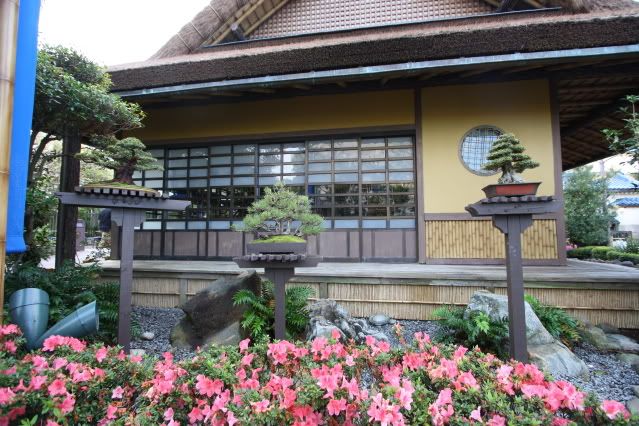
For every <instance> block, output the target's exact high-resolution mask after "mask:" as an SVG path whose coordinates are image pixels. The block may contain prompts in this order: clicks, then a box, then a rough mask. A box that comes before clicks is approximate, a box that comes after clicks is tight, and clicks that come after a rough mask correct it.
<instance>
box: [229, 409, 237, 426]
mask: <svg viewBox="0 0 639 426" xmlns="http://www.w3.org/2000/svg"><path fill="white" fill-rule="evenodd" d="M237 421H238V420H237V418H236V417H235V414H233V412H232V411H230V410H229V411H228V412H227V413H226V422H227V423H228V424H229V426H233V425H234V424H235V423H237Z"/></svg>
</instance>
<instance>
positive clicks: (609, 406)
mask: <svg viewBox="0 0 639 426" xmlns="http://www.w3.org/2000/svg"><path fill="white" fill-rule="evenodd" d="M601 409H602V410H603V412H604V413H605V414H606V416H608V418H609V419H610V420H615V419H616V418H618V417H617V416H619V414H621V416H622V417H623V418H624V419H627V418H628V417H630V413H628V410H626V407H625V406H624V405H623V404H622V403H621V402H617V401H611V400H608V399H606V400H604V402H602V403H601Z"/></svg>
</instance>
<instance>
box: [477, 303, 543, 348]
mask: <svg viewBox="0 0 639 426" xmlns="http://www.w3.org/2000/svg"><path fill="white" fill-rule="evenodd" d="M524 303H525V317H526V340H527V341H528V344H529V345H544V344H549V343H553V342H554V341H555V339H554V337H552V335H551V334H550V333H549V332H548V331H547V330H546V328H545V327H544V326H543V324H542V323H541V321H539V318H538V317H537V315H535V312H534V311H533V310H532V308H531V307H530V305H529V304H528V302H524ZM470 311H483V312H485V313H486V314H488V316H490V317H491V318H493V319H501V318H507V317H508V297H507V296H502V295H500V294H495V293H490V292H488V291H485V290H481V291H477V292H475V294H473V295H472V297H471V298H470V303H469V304H468V308H467V309H466V312H470Z"/></svg>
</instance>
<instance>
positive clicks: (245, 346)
mask: <svg viewBox="0 0 639 426" xmlns="http://www.w3.org/2000/svg"><path fill="white" fill-rule="evenodd" d="M249 343H251V339H244V340H242V341H241V342H240V352H242V353H244V352H245V351H246V350H247V349H248V347H249Z"/></svg>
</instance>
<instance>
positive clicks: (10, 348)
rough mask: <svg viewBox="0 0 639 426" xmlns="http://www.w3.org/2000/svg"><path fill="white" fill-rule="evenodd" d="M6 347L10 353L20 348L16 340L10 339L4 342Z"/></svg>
mask: <svg viewBox="0 0 639 426" xmlns="http://www.w3.org/2000/svg"><path fill="white" fill-rule="evenodd" d="M4 349H5V350H6V351H7V352H9V353H12V354H14V353H16V351H17V350H18V347H17V346H16V344H15V342H13V341H11V340H9V341H6V342H4Z"/></svg>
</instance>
